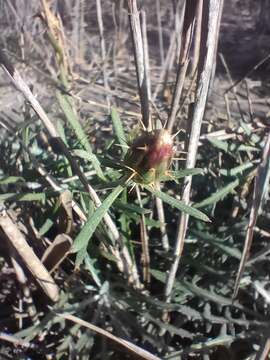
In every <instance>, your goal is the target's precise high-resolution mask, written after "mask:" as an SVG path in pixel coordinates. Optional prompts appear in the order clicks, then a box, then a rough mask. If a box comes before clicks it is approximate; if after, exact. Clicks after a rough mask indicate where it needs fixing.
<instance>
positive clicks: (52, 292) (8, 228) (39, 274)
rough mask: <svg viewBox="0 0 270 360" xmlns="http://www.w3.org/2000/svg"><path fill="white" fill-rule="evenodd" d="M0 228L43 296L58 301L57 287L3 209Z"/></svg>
mask: <svg viewBox="0 0 270 360" xmlns="http://www.w3.org/2000/svg"><path fill="white" fill-rule="evenodd" d="M0 227H1V228H2V231H3V232H4V234H5V235H6V239H7V240H8V241H9V242H10V244H11V245H12V246H13V247H14V248H15V249H16V251H17V252H18V254H19V255H20V257H21V258H22V260H23V262H24V263H25V264H26V266H27V268H28V270H29V271H30V272H31V274H32V275H33V277H34V278H35V280H36V281H37V282H38V284H39V285H40V287H41V288H42V289H43V291H44V292H45V294H46V295H47V296H48V297H49V298H50V299H51V300H52V301H57V300H58V299H59V290H58V286H57V285H56V284H55V282H54V280H53V278H52V277H51V275H50V274H49V273H48V271H47V270H46V268H45V267H44V265H43V264H42V262H41V261H40V260H39V258H38V257H37V256H36V254H35V253H34V251H33V250H32V248H31V247H30V246H29V245H28V243H27V241H26V239H25V237H24V235H23V234H22V233H21V232H20V230H19V229H18V227H17V225H16V224H15V223H14V222H13V220H12V218H11V217H10V216H9V214H8V212H7V211H6V210H5V209H1V212H0Z"/></svg>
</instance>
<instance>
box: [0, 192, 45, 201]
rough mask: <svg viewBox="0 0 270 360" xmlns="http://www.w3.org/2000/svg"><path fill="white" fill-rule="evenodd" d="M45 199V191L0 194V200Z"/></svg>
mask: <svg viewBox="0 0 270 360" xmlns="http://www.w3.org/2000/svg"><path fill="white" fill-rule="evenodd" d="M11 200H12V201H43V202H44V201H45V200H46V193H21V194H17V193H6V194H1V195H0V201H11Z"/></svg>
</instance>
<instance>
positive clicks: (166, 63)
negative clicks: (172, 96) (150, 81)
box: [152, 32, 176, 102]
mask: <svg viewBox="0 0 270 360" xmlns="http://www.w3.org/2000/svg"><path fill="white" fill-rule="evenodd" d="M175 38H176V36H175V32H174V33H173V34H172V36H171V42H170V46H169V49H168V52H167V55H166V59H165V61H164V63H163V66H162V69H161V72H160V76H159V79H158V81H157V85H156V88H155V91H154V93H153V96H152V101H153V102H154V101H155V100H156V97H157V96H158V93H159V91H160V90H161V88H162V87H163V86H166V81H165V79H166V78H167V77H168V76H167V73H168V69H169V68H170V65H171V63H172V61H173V58H174V53H175V48H176V46H175Z"/></svg>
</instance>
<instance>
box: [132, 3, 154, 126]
mask: <svg viewBox="0 0 270 360" xmlns="http://www.w3.org/2000/svg"><path fill="white" fill-rule="evenodd" d="M128 9H129V23H130V30H131V34H132V41H133V50H134V58H135V64H136V75H137V84H138V90H139V96H140V102H141V112H142V121H143V124H144V126H145V127H146V128H147V129H149V130H150V129H151V127H152V126H151V119H150V110H149V93H148V87H147V84H150V81H149V80H147V78H148V77H149V73H148V72H147V66H146V64H145V60H146V55H145V54H144V46H143V39H142V32H141V24H140V16H139V12H138V8H137V0H128Z"/></svg>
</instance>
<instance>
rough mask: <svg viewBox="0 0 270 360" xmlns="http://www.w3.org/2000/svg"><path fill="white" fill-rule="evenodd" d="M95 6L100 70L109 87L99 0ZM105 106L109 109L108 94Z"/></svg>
mask: <svg viewBox="0 0 270 360" xmlns="http://www.w3.org/2000/svg"><path fill="white" fill-rule="evenodd" d="M96 8H97V21H98V30H99V38H100V49H101V59H102V71H103V81H104V87H105V89H107V90H108V89H109V88H110V87H109V82H108V75H107V67H106V47H105V39H104V26H103V19H102V7H101V3H100V0H96ZM106 98H107V106H108V110H109V111H110V106H111V101H110V96H109V94H107V96H106Z"/></svg>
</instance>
